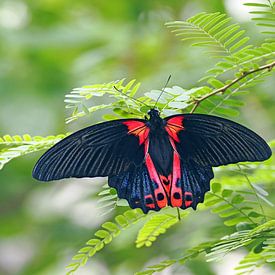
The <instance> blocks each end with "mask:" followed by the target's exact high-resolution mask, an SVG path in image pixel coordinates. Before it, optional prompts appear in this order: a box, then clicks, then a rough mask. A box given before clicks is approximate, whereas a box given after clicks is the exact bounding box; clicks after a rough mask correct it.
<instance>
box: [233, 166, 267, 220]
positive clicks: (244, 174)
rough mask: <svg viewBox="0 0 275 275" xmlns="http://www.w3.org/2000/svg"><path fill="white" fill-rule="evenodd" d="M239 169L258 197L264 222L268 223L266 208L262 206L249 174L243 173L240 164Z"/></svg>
mask: <svg viewBox="0 0 275 275" xmlns="http://www.w3.org/2000/svg"><path fill="white" fill-rule="evenodd" d="M237 167H238V168H239V170H240V172H241V174H242V175H243V176H244V177H245V179H246V181H247V182H248V184H249V186H250V187H251V189H252V190H253V192H254V194H255V196H256V198H257V202H258V204H259V206H260V208H261V212H262V214H263V217H264V221H265V222H267V219H266V215H265V212H264V208H263V206H262V204H261V202H260V198H259V196H258V194H257V191H256V190H255V188H254V186H253V185H252V183H251V181H250V179H249V178H248V176H247V174H246V173H244V172H243V170H242V168H241V166H240V165H239V164H237Z"/></svg>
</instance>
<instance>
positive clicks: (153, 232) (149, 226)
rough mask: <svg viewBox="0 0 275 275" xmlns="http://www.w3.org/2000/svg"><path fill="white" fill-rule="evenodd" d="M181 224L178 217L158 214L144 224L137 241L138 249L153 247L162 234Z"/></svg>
mask: <svg viewBox="0 0 275 275" xmlns="http://www.w3.org/2000/svg"><path fill="white" fill-rule="evenodd" d="M177 222H179V219H178V217H175V216H174V215H169V214H158V215H154V216H153V217H151V218H150V219H149V220H148V221H147V222H145V223H144V225H143V227H142V229H141V230H140V231H139V233H138V237H137V240H136V246H137V248H140V247H143V246H151V245H152V243H153V242H154V241H156V239H157V237H158V236H159V235H160V234H164V233H165V232H166V230H167V229H169V228H170V227H172V226H173V225H174V224H176V223H177Z"/></svg>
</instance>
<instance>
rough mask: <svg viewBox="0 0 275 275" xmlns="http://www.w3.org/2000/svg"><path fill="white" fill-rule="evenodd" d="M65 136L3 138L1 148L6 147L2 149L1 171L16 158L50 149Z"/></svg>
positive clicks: (0, 141) (0, 153)
mask: <svg viewBox="0 0 275 275" xmlns="http://www.w3.org/2000/svg"><path fill="white" fill-rule="evenodd" d="M65 136H66V135H63V134H61V135H58V136H48V137H40V136H35V137H31V136H30V135H23V136H18V135H16V136H9V135H5V136H3V137H2V138H0V146H1V147H3V146H4V147H3V148H2V149H0V170H1V169H2V168H3V167H4V165H6V164H7V163H8V162H10V161H11V160H13V159H14V158H17V157H20V156H23V155H26V154H30V153H34V152H37V151H40V150H45V149H49V148H50V147H52V146H53V145H54V144H55V143H57V142H58V141H60V140H61V139H63V138H64V137H65ZM1 147H0V148H1Z"/></svg>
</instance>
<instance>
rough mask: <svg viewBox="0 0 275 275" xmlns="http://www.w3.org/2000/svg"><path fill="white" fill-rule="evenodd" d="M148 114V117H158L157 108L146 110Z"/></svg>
mask: <svg viewBox="0 0 275 275" xmlns="http://www.w3.org/2000/svg"><path fill="white" fill-rule="evenodd" d="M148 115H149V116H150V119H154V118H159V110H157V109H155V108H152V109H150V111H148Z"/></svg>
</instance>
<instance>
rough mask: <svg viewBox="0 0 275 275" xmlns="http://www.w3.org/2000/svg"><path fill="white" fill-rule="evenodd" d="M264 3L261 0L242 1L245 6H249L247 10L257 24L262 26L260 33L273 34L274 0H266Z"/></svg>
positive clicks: (274, 24)
mask: <svg viewBox="0 0 275 275" xmlns="http://www.w3.org/2000/svg"><path fill="white" fill-rule="evenodd" d="M265 2H266V3H263V2H262V1H259V2H256V3H244V5H245V6H248V7H251V11H250V12H249V13H250V14H251V15H252V20H254V21H255V22H256V24H257V26H260V27H262V28H263V29H264V30H263V31H262V33H264V34H269V35H274V34H275V1H272V0H267V1H265ZM273 40H274V38H273Z"/></svg>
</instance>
